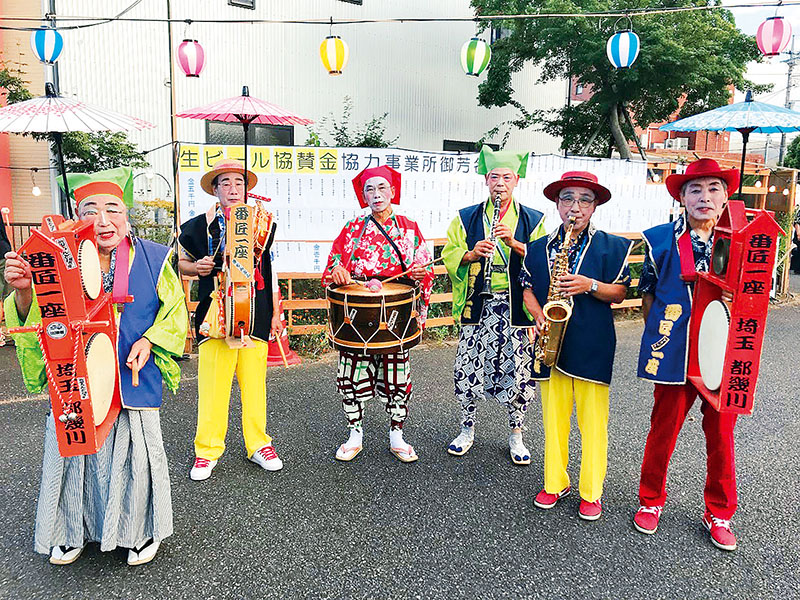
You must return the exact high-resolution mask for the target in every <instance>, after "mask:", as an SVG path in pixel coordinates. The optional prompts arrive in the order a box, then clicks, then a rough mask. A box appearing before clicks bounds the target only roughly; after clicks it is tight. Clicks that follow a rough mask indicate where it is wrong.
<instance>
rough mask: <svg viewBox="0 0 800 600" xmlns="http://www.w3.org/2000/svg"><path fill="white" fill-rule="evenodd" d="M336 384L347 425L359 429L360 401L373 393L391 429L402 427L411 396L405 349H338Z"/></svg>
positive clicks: (362, 404) (409, 370) (408, 367)
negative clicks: (362, 351) (382, 351)
mask: <svg viewBox="0 0 800 600" xmlns="http://www.w3.org/2000/svg"><path fill="white" fill-rule="evenodd" d="M336 387H337V388H338V390H339V393H340V394H341V396H342V408H343V409H344V414H345V416H346V417H347V423H348V427H350V429H361V422H362V420H363V418H364V403H365V402H366V401H367V400H368V399H370V398H372V397H374V396H377V397H378V398H379V399H380V400H381V401H382V402H383V403H384V405H385V406H386V412H387V413H388V415H389V418H390V420H391V429H402V428H403V423H404V422H405V420H406V417H407V416H408V401H409V400H410V399H411V366H410V363H409V360H408V350H406V351H404V352H397V353H394V354H354V353H350V352H340V353H339V368H338V370H337V373H336Z"/></svg>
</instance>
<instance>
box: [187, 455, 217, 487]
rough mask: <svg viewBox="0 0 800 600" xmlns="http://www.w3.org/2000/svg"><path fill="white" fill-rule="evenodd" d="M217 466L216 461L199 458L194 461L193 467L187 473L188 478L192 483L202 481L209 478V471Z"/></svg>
mask: <svg viewBox="0 0 800 600" xmlns="http://www.w3.org/2000/svg"><path fill="white" fill-rule="evenodd" d="M216 465H217V461H215V460H208V459H207V458H200V457H199V456H198V457H196V458H195V459H194V466H193V467H192V470H191V471H189V477H190V478H191V479H192V481H204V480H206V479H208V478H209V477H211V471H213V470H214V467H215V466H216Z"/></svg>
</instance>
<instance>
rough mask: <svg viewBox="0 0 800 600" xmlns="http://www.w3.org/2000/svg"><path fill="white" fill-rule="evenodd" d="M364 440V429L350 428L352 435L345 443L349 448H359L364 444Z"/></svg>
mask: <svg viewBox="0 0 800 600" xmlns="http://www.w3.org/2000/svg"><path fill="white" fill-rule="evenodd" d="M363 441H364V430H363V429H361V428H359V429H351V430H350V437H349V438H347V441H346V442H345V443H344V445H345V446H347V447H348V448H357V447H358V446H360V445H361V444H362V442H363Z"/></svg>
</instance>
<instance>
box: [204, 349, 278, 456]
mask: <svg viewBox="0 0 800 600" xmlns="http://www.w3.org/2000/svg"><path fill="white" fill-rule="evenodd" d="M253 341H254V342H255V346H254V347H251V348H240V349H235V348H231V347H229V346H228V344H226V343H225V340H218V339H210V340H207V341H205V342H203V343H202V344H200V350H199V354H200V358H199V361H198V365H197V392H198V401H197V433H196V434H195V437H194V452H195V456H198V457H200V458H207V459H209V460H217V459H218V458H219V457H220V456H222V453H223V452H224V451H225V434H226V433H227V431H228V407H229V405H230V399H231V386H232V384H233V374H234V373H236V379H237V380H238V381H239V389H240V390H241V392H242V433H243V434H244V444H245V446H246V447H247V456H248V457H250V456H252V455H253V454H254V453H255V452H256V451H257V450H259V449H260V448H262V447H263V446H266V445H267V444H269V443H270V442H271V441H272V438H271V437H270V436H268V435H267V344H266V342H261V341H258V340H253Z"/></svg>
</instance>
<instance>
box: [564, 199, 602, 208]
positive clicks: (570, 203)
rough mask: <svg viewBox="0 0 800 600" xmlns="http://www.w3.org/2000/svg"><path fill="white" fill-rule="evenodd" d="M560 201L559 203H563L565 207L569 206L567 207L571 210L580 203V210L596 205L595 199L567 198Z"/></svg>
mask: <svg viewBox="0 0 800 600" xmlns="http://www.w3.org/2000/svg"><path fill="white" fill-rule="evenodd" d="M558 201H559V203H561V204H562V205H563V206H567V207H570V208H571V207H572V206H573V205H574V204H575V203H576V202H577V203H578V206H579V207H580V208H589V207H590V206H591V205H592V204H594V199H593V198H586V197H581V198H570V197H566V198H559V199H558Z"/></svg>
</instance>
